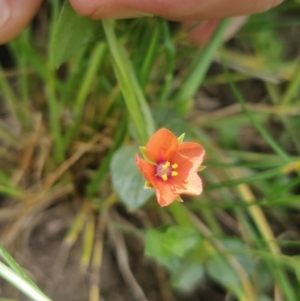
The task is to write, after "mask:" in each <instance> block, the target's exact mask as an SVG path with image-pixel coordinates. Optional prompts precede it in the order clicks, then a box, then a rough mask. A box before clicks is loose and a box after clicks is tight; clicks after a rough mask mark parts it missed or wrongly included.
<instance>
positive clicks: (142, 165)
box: [135, 154, 156, 185]
mask: <svg viewBox="0 0 300 301" xmlns="http://www.w3.org/2000/svg"><path fill="white" fill-rule="evenodd" d="M135 163H136V165H137V167H138V169H139V171H140V172H141V174H142V175H143V176H144V178H145V179H146V180H147V181H148V182H149V183H151V184H152V185H153V181H154V180H155V170H156V167H155V165H152V164H150V163H148V162H147V161H145V160H143V159H141V158H140V157H139V156H138V155H137V154H136V155H135Z"/></svg>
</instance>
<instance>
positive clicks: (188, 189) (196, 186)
mask: <svg viewBox="0 0 300 301" xmlns="http://www.w3.org/2000/svg"><path fill="white" fill-rule="evenodd" d="M170 184H173V192H174V193H175V194H188V195H200V194H201V192H202V181H201V179H200V177H199V175H198V174H197V173H196V172H193V173H190V174H188V175H187V176H186V179H185V180H184V181H183V182H182V183H179V184H178V183H177V182H174V183H172V182H171V181H170Z"/></svg>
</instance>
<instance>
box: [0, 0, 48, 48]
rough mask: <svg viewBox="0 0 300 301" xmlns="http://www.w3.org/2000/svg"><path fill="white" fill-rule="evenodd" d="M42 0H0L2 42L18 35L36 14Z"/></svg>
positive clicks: (0, 37) (0, 38)
mask: <svg viewBox="0 0 300 301" xmlns="http://www.w3.org/2000/svg"><path fill="white" fill-rule="evenodd" d="M41 3H42V0H22V1H20V0H0V44H3V43H6V42H7V41H9V40H11V39H12V38H14V37H15V36H17V35H18V34H19V33H20V32H21V31H22V30H23V29H24V28H25V27H26V25H27V24H28V23H29V22H30V21H31V19H32V18H33V16H34V15H35V14H36V12H37V10H38V8H39V6H40V4H41Z"/></svg>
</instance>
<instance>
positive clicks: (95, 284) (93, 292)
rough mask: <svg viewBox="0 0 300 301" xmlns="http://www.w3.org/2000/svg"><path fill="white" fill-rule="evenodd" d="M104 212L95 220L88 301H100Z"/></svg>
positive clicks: (104, 226)
mask: <svg viewBox="0 0 300 301" xmlns="http://www.w3.org/2000/svg"><path fill="white" fill-rule="evenodd" d="M105 216H106V210H103V211H102V213H101V214H99V215H98V220H97V224H98V225H97V230H96V235H95V244H94V249H93V257H92V262H91V269H90V297H89V300H90V301H100V299H99V297H100V296H101V278H100V268H101V264H102V258H103V248H104V243H103V239H104V232H105V229H106V217H105Z"/></svg>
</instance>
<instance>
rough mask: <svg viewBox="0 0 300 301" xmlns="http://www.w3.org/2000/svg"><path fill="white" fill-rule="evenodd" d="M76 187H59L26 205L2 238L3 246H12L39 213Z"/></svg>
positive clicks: (69, 185)
mask: <svg viewBox="0 0 300 301" xmlns="http://www.w3.org/2000/svg"><path fill="white" fill-rule="evenodd" d="M73 190H74V187H73V185H72V184H68V185H66V186H62V187H58V188H56V189H54V190H53V191H52V192H51V193H49V194H48V195H43V197H42V198H37V199H35V200H34V201H33V202H32V203H29V204H24V205H23V206H22V209H21V208H20V211H21V212H20V213H19V214H18V215H17V216H16V219H15V222H14V223H12V224H11V225H9V226H8V227H7V230H6V231H4V233H3V235H2V237H1V240H0V241H1V244H3V245H4V246H8V245H10V244H11V243H12V242H13V241H14V240H15V239H16V237H17V236H18V234H19V233H20V231H21V229H22V227H23V225H24V224H25V223H26V222H27V221H28V220H29V219H31V218H33V217H34V215H35V214H37V213H38V212H40V211H42V210H45V209H46V208H48V207H49V206H51V205H53V204H54V203H56V202H58V201H59V200H60V199H63V198H64V197H66V196H67V195H68V194H70V193H72V192H73Z"/></svg>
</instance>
